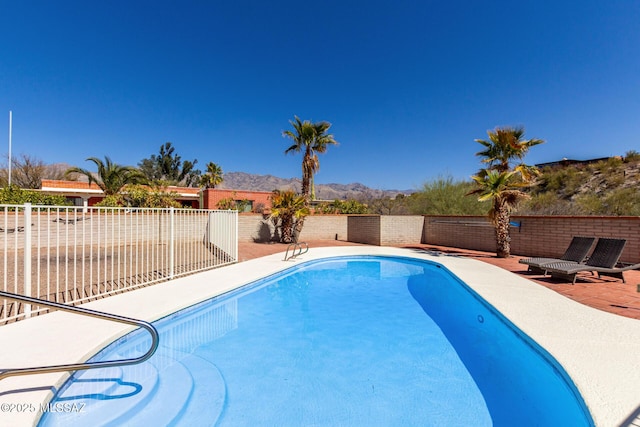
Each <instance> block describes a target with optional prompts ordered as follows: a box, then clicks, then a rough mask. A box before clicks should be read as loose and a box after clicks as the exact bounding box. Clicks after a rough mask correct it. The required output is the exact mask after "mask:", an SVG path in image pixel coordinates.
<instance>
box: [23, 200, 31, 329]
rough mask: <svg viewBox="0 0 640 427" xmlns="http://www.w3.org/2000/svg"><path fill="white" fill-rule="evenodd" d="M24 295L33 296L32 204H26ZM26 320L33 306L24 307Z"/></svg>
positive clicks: (26, 305)
mask: <svg viewBox="0 0 640 427" xmlns="http://www.w3.org/2000/svg"><path fill="white" fill-rule="evenodd" d="M23 263H24V264H23V265H24V267H23V271H24V295H25V296H28V297H30V296H31V203H25V204H24V260H23ZM24 316H25V318H29V317H31V304H25V305H24Z"/></svg>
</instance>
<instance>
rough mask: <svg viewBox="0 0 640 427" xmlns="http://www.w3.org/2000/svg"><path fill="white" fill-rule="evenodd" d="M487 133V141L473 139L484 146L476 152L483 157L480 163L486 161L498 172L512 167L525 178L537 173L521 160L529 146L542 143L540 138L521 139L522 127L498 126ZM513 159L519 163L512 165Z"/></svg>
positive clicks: (490, 167)
mask: <svg viewBox="0 0 640 427" xmlns="http://www.w3.org/2000/svg"><path fill="white" fill-rule="evenodd" d="M487 135H489V141H485V140H482V139H476V140H475V141H476V142H477V143H479V144H482V145H483V146H484V147H485V149H484V150H482V151H479V152H477V153H476V156H480V157H483V159H482V163H486V164H487V165H488V168H489V169H493V170H497V171H499V172H506V171H508V170H510V169H513V170H515V171H517V172H518V173H520V175H522V177H523V178H524V179H526V180H527V179H531V178H532V177H534V176H536V175H537V169H536V168H535V167H532V166H528V165H525V164H524V162H523V160H524V156H525V155H526V154H527V153H528V152H529V149H530V148H531V147H533V146H535V145H538V144H542V143H544V141H543V140H542V139H522V138H523V137H524V128H523V127H515V128H512V127H509V126H505V127H503V128H499V127H498V128H496V129H495V130H493V131H487ZM514 160H518V161H519V164H517V165H512V161H514Z"/></svg>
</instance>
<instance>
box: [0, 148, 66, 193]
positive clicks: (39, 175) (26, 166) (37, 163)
mask: <svg viewBox="0 0 640 427" xmlns="http://www.w3.org/2000/svg"><path fill="white" fill-rule="evenodd" d="M43 179H64V170H63V169H62V168H60V165H59V164H58V165H47V164H45V163H44V162H43V161H42V160H40V159H37V158H35V157H32V156H29V155H27V154H22V155H20V156H18V157H14V158H13V159H11V184H12V185H16V186H18V187H20V188H26V189H33V190H36V189H39V188H41V187H42V180H43ZM8 184H9V170H8V168H2V169H0V186H3V187H4V186H7V185H8Z"/></svg>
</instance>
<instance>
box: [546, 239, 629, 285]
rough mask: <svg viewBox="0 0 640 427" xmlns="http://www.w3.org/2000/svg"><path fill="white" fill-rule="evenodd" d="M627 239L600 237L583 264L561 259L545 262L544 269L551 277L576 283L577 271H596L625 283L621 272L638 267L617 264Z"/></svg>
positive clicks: (600, 274) (599, 274)
mask: <svg viewBox="0 0 640 427" xmlns="http://www.w3.org/2000/svg"><path fill="white" fill-rule="evenodd" d="M626 243H627V241H626V240H625V239H608V238H601V239H599V240H598V243H596V247H595V248H594V249H593V252H592V253H591V256H590V257H589V259H588V260H587V262H586V263H584V264H575V263H571V262H566V261H561V262H554V263H550V264H545V265H544V267H543V268H544V269H545V270H546V271H547V273H550V274H551V276H552V277H559V278H562V279H567V280H571V283H572V284H575V283H576V278H577V275H578V273H580V272H583V271H589V272H592V273H598V277H600V276H611V277H615V278H618V279H621V280H622V283H625V280H624V276H623V275H622V273H623V272H624V271H628V270H635V269H638V268H640V263H639V264H632V265H629V264H618V260H619V259H620V255H621V254H622V250H623V249H624V246H625V244H626Z"/></svg>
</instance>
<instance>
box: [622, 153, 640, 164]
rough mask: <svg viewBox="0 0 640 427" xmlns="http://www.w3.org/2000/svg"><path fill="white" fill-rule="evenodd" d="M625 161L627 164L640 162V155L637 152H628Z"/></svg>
mask: <svg viewBox="0 0 640 427" xmlns="http://www.w3.org/2000/svg"><path fill="white" fill-rule="evenodd" d="M624 161H625V162H626V163H629V162H637V161H640V153H638V152H637V151H636V150H630V151H627V152H626V153H625V155H624Z"/></svg>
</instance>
